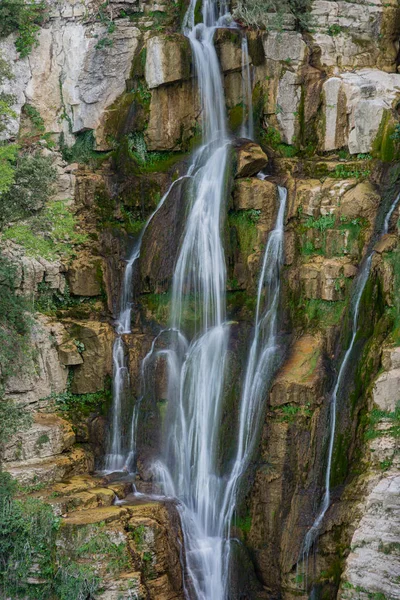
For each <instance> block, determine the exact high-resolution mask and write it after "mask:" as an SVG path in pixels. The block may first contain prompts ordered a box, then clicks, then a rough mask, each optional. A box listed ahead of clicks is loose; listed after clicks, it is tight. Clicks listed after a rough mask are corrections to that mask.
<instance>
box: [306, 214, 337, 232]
mask: <svg viewBox="0 0 400 600" xmlns="http://www.w3.org/2000/svg"><path fill="white" fill-rule="evenodd" d="M335 221H336V217H335V215H322V216H321V217H318V219H315V218H314V217H309V218H308V219H307V221H306V222H305V224H304V226H305V227H306V229H317V230H318V231H321V232H323V231H326V230H327V229H332V228H333V226H334V225H335Z"/></svg>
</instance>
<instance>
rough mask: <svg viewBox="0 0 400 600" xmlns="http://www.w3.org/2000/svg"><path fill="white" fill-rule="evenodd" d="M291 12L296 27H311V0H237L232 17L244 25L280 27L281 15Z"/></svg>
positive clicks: (304, 28)
mask: <svg viewBox="0 0 400 600" xmlns="http://www.w3.org/2000/svg"><path fill="white" fill-rule="evenodd" d="M287 13H291V14H293V15H294V17H295V18H296V27H297V29H299V30H305V31H308V30H310V28H311V14H310V13H311V0H282V1H281V2H279V1H278V0H239V1H238V3H237V7H236V9H235V10H234V12H233V17H234V18H235V19H237V20H238V21H241V22H243V23H244V24H246V25H250V26H253V27H259V28H262V29H282V25H283V15H284V14H287Z"/></svg>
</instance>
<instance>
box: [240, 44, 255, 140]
mask: <svg viewBox="0 0 400 600" xmlns="http://www.w3.org/2000/svg"><path fill="white" fill-rule="evenodd" d="M252 89H253V87H252V83H251V71H250V56H249V45H248V42H247V37H246V35H243V37H242V103H243V122H242V127H241V130H240V135H241V136H242V137H244V138H248V139H249V140H253V139H254V117H253V92H252Z"/></svg>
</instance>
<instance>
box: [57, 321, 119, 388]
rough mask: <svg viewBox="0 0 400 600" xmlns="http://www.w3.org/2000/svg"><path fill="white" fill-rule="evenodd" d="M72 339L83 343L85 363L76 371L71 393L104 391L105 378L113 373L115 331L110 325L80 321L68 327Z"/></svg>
mask: <svg viewBox="0 0 400 600" xmlns="http://www.w3.org/2000/svg"><path fill="white" fill-rule="evenodd" d="M68 328H69V330H70V334H71V337H73V338H75V339H77V340H79V341H80V342H82V344H83V346H84V350H83V352H82V358H83V363H82V364H81V365H78V366H77V367H76V368H75V370H74V377H73V380H72V384H71V391H72V392H73V393H74V394H88V393H93V392H99V391H101V390H104V385H105V377H106V375H110V376H111V373H112V364H111V363H112V359H111V355H112V344H113V340H114V331H113V329H112V327H111V325H109V324H108V323H100V322H98V321H79V322H76V323H73V324H71V325H68Z"/></svg>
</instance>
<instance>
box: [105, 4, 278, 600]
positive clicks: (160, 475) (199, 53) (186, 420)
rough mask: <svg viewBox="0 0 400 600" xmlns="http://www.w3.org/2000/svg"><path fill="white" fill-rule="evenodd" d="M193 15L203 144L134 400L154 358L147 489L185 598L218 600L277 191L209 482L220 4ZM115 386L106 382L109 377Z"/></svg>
mask: <svg viewBox="0 0 400 600" xmlns="http://www.w3.org/2000/svg"><path fill="white" fill-rule="evenodd" d="M195 4H196V2H195V0H192V1H191V4H190V6H189V9H188V12H187V14H186V17H185V21H184V31H185V34H186V35H187V36H188V38H189V40H190V43H191V47H192V51H193V56H194V59H195V66H196V72H197V77H198V87H199V95H200V99H201V104H202V118H203V144H202V146H201V147H200V149H199V150H198V151H197V152H196V153H195V154H194V156H193V159H192V165H191V167H190V169H189V176H190V184H189V186H188V190H187V196H188V218H187V222H186V227H185V231H184V235H183V240H182V245H181V249H180V253H179V256H178V259H177V263H176V268H175V273H174V277H173V285H172V312H171V326H170V328H169V329H167V330H164V331H162V332H160V334H159V335H158V336H157V337H156V339H155V340H154V342H153V344H152V348H151V350H150V352H149V353H148V355H147V356H146V357H145V359H144V360H143V362H142V379H143V390H142V391H143V393H144V389H145V382H146V369H147V367H148V366H149V363H150V359H151V357H153V356H163V357H165V358H166V365H167V370H168V412H167V416H166V427H165V431H166V435H165V445H164V446H165V447H164V453H163V456H164V459H163V461H161V460H159V461H157V462H156V463H155V464H154V467H153V468H154V475H155V480H158V482H159V484H161V487H162V490H163V493H164V494H165V495H167V496H171V497H175V498H177V499H178V501H179V503H178V510H179V512H180V516H181V524H182V530H183V534H184V541H185V570H186V577H185V579H184V588H185V592H186V596H187V597H188V598H189V597H190V598H196V599H197V600H223V599H225V598H227V597H228V587H229V577H228V575H229V560H230V541H229V535H230V524H231V521H232V517H233V514H234V511H235V506H236V498H237V492H238V488H239V484H240V480H241V476H242V474H243V472H244V471H245V469H246V467H247V466H248V464H249V461H250V458H251V455H252V452H253V450H254V447H255V442H256V439H257V436H258V432H259V422H260V420H261V419H260V417H261V415H262V408H263V400H264V397H265V394H266V390H267V388H268V386H269V384H270V381H271V379H272V376H273V374H274V372H275V370H276V367H277V365H278V361H279V359H278V356H279V354H278V352H277V323H278V306H279V297H280V270H281V266H282V257H283V222H284V213H285V206H286V190H285V189H284V188H279V200H280V203H279V209H278V216H277V221H276V225H275V228H274V229H273V231H272V232H271V233H270V235H269V238H268V241H267V245H266V250H265V255H264V259H263V264H262V269H261V274H260V281H259V285H258V294H257V310H256V317H255V328H254V337H253V340H252V344H251V348H250V353H249V359H248V364H247V370H246V377H245V382H244V386H243V391H242V395H241V398H240V411H239V413H240V414H239V423H238V432H239V433H238V442H237V449H236V456H235V460H234V461H233V465H232V467H231V468H229V471H228V472H227V473H224V474H221V473H220V467H219V457H218V443H219V433H220V424H221V413H222V408H223V403H224V383H225V366H226V361H227V352H228V339H229V325H228V324H227V323H226V299H225V288H226V266H225V257H224V251H223V245H222V240H221V222H222V215H223V210H224V207H225V197H226V180H227V167H228V159H229V155H230V140H229V137H228V134H227V129H226V114H225V98H224V93H223V86H222V78H221V72H220V67H219V63H218V58H217V55H216V52H215V48H214V44H213V37H214V33H215V29H216V27H217V26H218V24H222V23H224V22H225V20H224V19H225V17H224V15H225V12H226V6H225V4H224V3H221V4H220V6H219V10H218V8H217V7H218V5H217V2H215V1H212V0H205V1H204V2H203V23H201V24H198V25H194V7H195ZM243 56H244V58H243V66H244V73H243V76H244V77H245V78H246V79H245V81H246V82H247V83H245V84H244V88H243V89H244V95H246V98H247V108H248V123H247V125H246V132H245V135H246V137H252V135H253V132H252V129H253V124H252V109H251V82H250V70H249V65H248V63H249V58H248V49H247V43H246V44H244V45H243ZM167 195H168V193H167V194H166V196H165V197H164V199H163V200H162V202H161V204H162V203H163V201H164V200H165V198H166V197H167ZM151 218H152V217H150V219H149V221H148V223H149V222H150V220H151ZM146 227H147V225H146ZM143 233H144V232H143ZM143 233H142V236H143ZM140 243H141V238H140V240H139V242H138V245H137V248H136V249H135V251H134V253H133V254H132V257H131V259H130V260H129V262H128V264H127V270H126V273H125V278H124V288H123V291H122V299H123V300H122V301H121V316H120V319H119V325H118V328H117V340H116V344H115V349H116V350H115V364H116V366H118V364H120V365H121V366H122V369H123V371H122V372H123V373H125V372H126V373H127V368H126V364H125V362H124V360H125V359H124V352H123V340H122V334H123V333H127V332H129V331H130V310H131V295H130V294H131V291H130V287H131V281H132V268H133V265H134V264H135V262H136V260H137V258H138V257H139V254H140ZM129 271H130V272H129ZM166 334H168V336H169V340H170V342H169V344H168V347H167V348H163V349H162V350H157V351H156V350H155V346H156V343H157V341H158V339H160V338H161V336H164V335H166ZM117 360H119V361H120V362H119V363H117ZM115 374H116V377H115V379H116V380H117V377H119V371H118V369H116V370H115ZM118 382H119V380H118ZM118 386H119V387H117V381H116V382H115V391H116V392H117V391H118V390H119V389H122V388H123V386H120V384H119V383H118ZM120 406H121V397H120V396H119V395H118V394H116V398H115V402H114V414H115V412H117V413H118V414H117V415H116V416H115V418H114V420H113V436H112V445H111V452H110V455H109V457H108V461H107V465H108V468H109V469H115V468H117V469H121V468H123V467H124V465H127V464H128V465H131V464H133V461H134V455H135V436H136V433H135V432H136V424H137V416H138V410H139V407H140V398H139V401H138V402H137V403H136V407H135V410H134V414H133V418H132V427H131V438H130V445H129V449H128V451H125V450H124V449H123V448H122V447H121V441H120V440H119V439H118V427H119V426H120V424H121V416H120V413H121V410H120V408H119V407H120ZM114 440H115V443H114Z"/></svg>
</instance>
